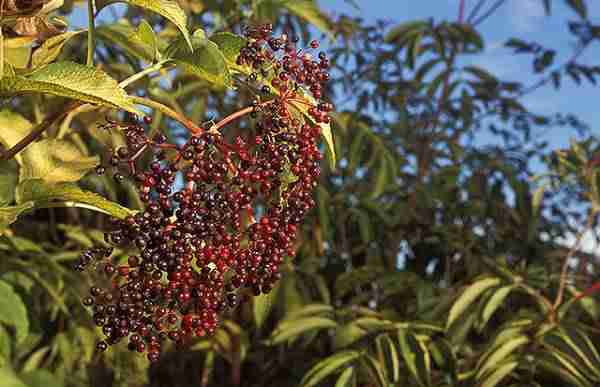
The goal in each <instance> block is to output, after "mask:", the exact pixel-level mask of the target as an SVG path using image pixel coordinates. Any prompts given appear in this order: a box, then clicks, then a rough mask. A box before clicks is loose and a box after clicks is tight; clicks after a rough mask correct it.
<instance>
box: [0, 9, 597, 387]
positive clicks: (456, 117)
mask: <svg viewBox="0 0 600 387" xmlns="http://www.w3.org/2000/svg"><path fill="white" fill-rule="evenodd" d="M539 2H540V3H541V4H542V6H544V7H545V9H546V10H547V12H548V13H550V12H552V7H556V4H555V3H557V4H558V3H564V4H566V5H567V6H568V7H570V8H571V9H572V10H573V11H574V12H573V13H572V14H569V16H568V17H565V18H564V19H563V20H562V23H563V26H564V31H565V32H564V33H565V34H569V36H570V39H572V40H573V41H574V42H576V44H575V45H574V51H573V52H568V53H560V55H557V53H556V51H555V47H545V46H542V45H541V44H539V43H536V42H532V41H526V40H520V39H517V38H511V36H507V39H506V45H507V47H509V48H510V49H512V50H514V52H515V55H520V56H523V57H524V58H526V59H527V60H528V61H529V62H530V66H529V67H528V68H527V69H526V70H527V71H528V74H530V80H531V82H528V83H526V84H521V83H520V82H515V81H514V80H511V79H502V78H501V77H499V76H497V75H496V74H495V73H494V71H493V69H486V68H485V67H477V66H471V65H469V64H468V63H469V62H468V58H470V57H473V56H476V55H480V54H481V52H482V50H483V49H484V47H485V43H486V42H487V38H486V36H482V35H481V34H480V33H479V30H480V24H481V23H482V22H483V20H480V18H482V17H486V16H485V15H486V11H487V10H493V9H494V4H495V2H486V1H477V2H468V3H467V4H468V6H466V7H465V9H464V10H463V11H461V10H460V8H461V4H463V3H462V2H457V17H456V18H455V19H452V20H440V19H438V18H437V17H436V15H435V14H434V13H432V15H431V16H432V19H429V20H414V21H410V22H406V23H402V24H400V25H398V24H395V23H393V22H389V21H385V22H384V21H382V22H369V21H364V20H361V19H359V18H355V17H353V16H351V15H344V14H336V15H330V14H327V13H325V12H323V11H322V10H320V8H319V5H318V4H317V3H315V2H313V1H310V0H303V1H286V0H252V1H251V0H226V1H200V0H191V1H186V0H180V1H178V3H177V4H178V6H176V5H175V4H174V3H172V2H169V1H167V0H151V1H144V2H142V1H139V0H129V1H126V2H125V3H127V4H126V8H114V7H117V6H115V5H108V6H107V9H105V10H103V11H102V13H100V15H101V16H100V17H99V18H98V19H97V21H98V26H97V28H96V31H95V32H96V34H95V41H96V48H95V51H94V58H95V60H96V64H97V65H98V68H99V70H101V71H102V74H104V75H105V76H107V77H110V78H112V79H115V80H119V81H121V80H123V79H126V78H127V77H129V76H130V75H132V74H134V73H137V72H139V71H141V70H143V69H144V68H148V67H149V66H152V65H155V64H157V63H160V62H161V61H162V60H166V59H168V56H169V53H170V52H171V53H172V51H171V50H167V46H168V45H169V44H170V43H172V42H173V41H174V40H178V39H179V40H180V41H181V42H183V44H185V38H184V37H183V35H182V31H190V33H192V32H194V31H195V30H196V29H198V28H201V29H202V30H203V31H205V34H206V35H205V36H207V37H208V38H209V39H212V41H215V42H219V36H221V37H222V36H224V35H219V34H221V33H223V32H233V33H235V34H239V33H240V32H241V28H242V25H244V24H248V23H253V22H257V21H262V22H264V21H271V22H273V23H274V24H275V26H276V28H277V29H278V30H280V31H288V32H290V33H292V32H293V33H296V34H298V35H299V36H301V37H302V41H303V42H305V43H307V42H309V41H310V40H311V39H312V38H313V37H321V36H323V37H324V38H325V40H326V41H327V42H328V43H327V44H326V45H325V47H326V49H327V51H328V53H329V54H330V55H331V56H332V59H331V61H332V64H333V67H334V70H333V71H332V78H333V82H332V84H333V85H332V87H331V90H329V91H328V93H329V96H330V99H331V100H332V101H333V102H334V103H335V104H336V105H338V106H342V107H343V108H342V109H341V110H339V111H338V112H337V115H336V117H335V120H334V123H333V125H332V131H333V134H334V142H335V149H336V154H337V158H338V163H337V165H336V166H335V168H331V167H330V166H329V164H328V163H327V162H325V163H324V164H323V169H324V173H323V178H322V182H321V185H320V186H319V188H318V189H317V190H316V198H317V203H318V208H317V209H316V210H315V211H313V213H312V215H311V217H310V219H309V220H308V221H307V222H306V224H305V228H304V231H303V235H302V238H301V241H300V243H299V245H298V253H297V256H296V257H294V259H293V260H290V261H289V262H288V263H287V265H286V268H285V272H284V276H283V279H282V281H281V283H280V284H279V286H278V287H277V288H276V289H275V290H274V291H273V292H272V293H270V294H269V295H268V296H261V297H260V298H257V299H255V300H254V301H253V302H251V303H249V304H245V305H243V306H242V307H241V308H239V309H238V310H237V311H236V312H235V313H233V314H231V315H229V316H227V318H226V319H225V321H224V324H223V327H222V328H221V329H220V330H219V331H218V332H217V334H216V336H215V337H214V338H213V339H210V340H204V341H199V342H197V343H194V344H193V345H192V346H191V347H190V348H189V349H188V350H185V351H169V352H168V353H167V354H165V356H164V357H163V358H162V360H161V361H160V362H159V363H158V364H157V365H153V366H152V367H150V366H149V364H148V362H147V361H146V360H145V358H143V357H142V356H137V355H134V354H131V353H129V352H128V351H127V349H126V348H123V347H116V348H113V349H111V350H110V351H109V352H108V353H106V354H103V355H99V354H97V353H95V351H94V348H95V342H96V340H97V337H98V336H97V332H96V330H95V328H94V327H93V324H92V321H91V316H90V315H89V314H88V312H86V311H85V310H84V308H83V307H82V306H81V303H80V300H81V298H82V296H83V295H84V294H85V292H86V291H87V286H89V285H88V280H89V279H88V278H84V277H82V276H81V275H79V274H77V273H75V272H74V271H73V270H72V269H71V266H72V262H73V261H74V260H75V259H77V257H78V255H79V253H80V252H81V251H82V250H83V249H84V248H86V247H89V246H92V245H94V244H102V243H104V242H103V237H102V230H103V229H104V228H105V226H106V216H105V215H104V214H102V213H100V212H98V211H97V210H98V209H100V210H103V211H105V212H115V211H117V212H118V211H127V210H126V209H125V208H123V207H126V208H129V209H133V210H135V209H136V208H139V199H138V198H137V197H136V193H135V192H134V191H133V190H132V189H131V187H130V186H129V185H128V184H117V183H115V182H114V181H113V180H112V179H111V178H110V177H106V176H105V177H98V176H96V175H95V174H93V173H88V172H89V171H90V170H92V169H93V167H94V166H95V165H96V164H97V163H98V161H99V159H100V158H102V157H106V154H105V145H106V144H111V143H118V142H119V141H121V139H119V138H118V136H114V137H111V138H108V137H107V134H106V133H104V132H102V130H100V129H98V125H99V124H100V123H101V122H102V121H103V120H104V117H105V115H110V116H113V117H116V116H118V115H120V114H122V112H120V111H119V110H116V109H114V107H120V108H129V109H134V108H135V107H134V106H133V105H131V102H130V99H127V98H125V96H123V95H119V94H118V93H117V94H115V93H111V92H108V93H104V94H103V93H102V91H101V90H100V89H99V88H97V87H95V86H94V85H93V84H91V83H86V82H87V81H85V80H89V79H91V77H90V76H89V74H88V73H82V75H81V78H80V79H79V83H73V84H71V85H70V86H69V85H67V87H66V88H67V89H69V87H70V89H69V90H72V89H74V90H75V92H77V91H81V90H86V88H89V90H93V93H92V95H93V97H94V98H98V99H99V100H100V101H101V103H102V104H103V105H105V106H108V107H105V108H102V109H88V108H86V107H82V108H78V109H77V110H76V111H75V112H76V113H73V114H69V115H67V116H66V117H61V119H60V124H59V125H56V126H53V127H51V128H50V129H49V130H47V131H46V132H45V133H44V137H43V138H42V139H41V140H40V141H38V142H35V143H33V144H31V145H29V146H28V147H27V148H25V150H24V151H22V152H21V153H19V154H18V155H17V156H16V158H15V160H12V159H11V160H8V161H7V160H4V161H2V164H1V167H0V179H1V180H0V187H1V192H0V205H1V206H3V207H2V208H0V222H1V225H2V228H3V235H2V237H1V239H0V250H1V251H2V253H1V254H2V259H1V260H0V274H1V276H0V278H1V279H0V321H1V322H2V323H3V324H2V325H1V326H0V365H1V368H0V382H1V383H2V385H3V386H10V387H13V386H14V387H23V386H42V385H44V386H50V387H53V386H296V385H306V386H310V385H318V384H319V385H336V386H400V385H402V386H405V385H406V386H485V387H492V386H496V385H498V386H510V385H514V386H554V385H555V386H594V385H597V384H598V383H599V381H600V355H599V352H598V347H597V344H596V343H597V342H599V340H598V339H599V338H600V337H599V333H600V331H599V329H600V326H599V324H598V322H599V318H600V316H599V313H600V311H599V310H598V301H597V299H596V298H595V297H594V290H595V281H596V279H595V278H596V276H597V274H596V273H597V270H598V269H597V267H596V265H597V257H596V255H595V254H593V253H591V254H590V253H586V252H583V251H581V249H580V247H581V246H580V245H581V243H580V242H581V239H582V236H583V234H584V232H592V235H593V231H594V230H595V229H597V227H596V223H597V219H598V217H597V214H598V210H599V208H600V207H599V206H600V196H599V194H598V191H599V188H598V185H599V183H600V178H599V177H598V167H599V166H600V157H599V156H598V155H599V153H598V150H599V144H598V138H597V136H596V137H594V133H597V132H594V129H590V128H594V123H589V124H590V125H591V126H590V127H588V125H587V124H588V123H584V122H581V121H580V120H579V119H578V117H576V116H574V115H572V114H569V112H564V111H559V112H549V111H542V112H536V111H531V110H529V109H528V108H526V107H525V106H524V105H523V100H524V99H525V98H526V97H527V96H528V95H529V94H530V93H532V92H533V91H534V90H539V89H543V88H546V89H552V88H555V89H557V90H558V92H560V90H561V87H562V86H563V84H564V83H565V82H574V83H575V84H580V83H581V84H588V83H589V84H593V85H595V83H596V78H597V76H598V74H600V67H599V66H598V64H590V63H587V62H586V63H585V64H584V63H581V62H580V61H579V58H580V55H581V54H582V53H584V52H585V51H586V50H588V49H589V48H590V47H594V45H597V40H598V39H599V38H600V25H596V24H594V23H593V21H592V20H590V19H589V18H588V15H587V8H586V3H585V2H584V1H581V0H566V1H564V2H559V1H557V0H554V1H550V0H539ZM34 3H35V2H34ZM349 3H351V2H349ZM497 3H498V4H500V3H502V1H499V2H497ZM42 4H43V6H42ZM107 4H108V3H107V2H96V7H98V8H100V7H102V6H104V5H107ZM479 4H480V5H481V6H479ZM357 5H358V6H359V7H365V6H368V5H366V4H362V3H358V4H357ZM11 6H12V3H11V4H10V5H5V6H4V7H3V8H2V10H3V14H2V15H3V16H2V19H1V20H2V32H3V42H4V43H3V45H2V48H3V53H2V56H3V58H4V61H3V62H2V63H3V70H2V74H3V78H2V79H1V80H0V94H2V95H3V96H4V97H6V98H5V99H4V100H3V110H2V111H1V112H0V140H1V141H2V145H3V147H4V148H5V149H8V148H10V147H11V146H12V145H14V144H15V143H16V142H17V141H18V139H20V138H21V137H22V136H26V135H27V134H28V133H31V131H32V130H34V131H35V128H36V127H33V129H32V125H36V124H39V123H44V122H45V120H47V119H48V117H52V116H53V115H56V114H57V112H58V114H60V112H62V110H64V109H65V106H67V105H66V104H67V103H68V101H67V100H66V99H65V98H64V97H65V96H69V97H71V98H74V99H84V100H85V101H87V102H97V100H90V98H91V97H90V96H89V95H88V96H85V95H82V94H77V93H76V94H73V91H70V92H69V93H71V94H68V93H66V92H65V91H64V89H60V90H61V91H57V90H58V89H57V88H56V84H54V86H52V88H51V89H49V90H40V89H39V85H38V86H36V87H38V88H37V89H36V90H34V91H36V93H33V94H26V95H21V94H20V93H19V94H16V93H15V90H16V89H15V88H17V89H18V88H21V89H19V90H20V91H23V90H24V89H26V86H27V85H24V84H16V86H15V83H11V82H9V81H12V80H14V79H15V78H12V77H15V76H17V77H18V76H23V77H29V78H27V79H38V80H39V79H42V80H44V81H48V78H47V77H48V75H47V74H48V73H44V70H43V69H46V71H47V69H48V64H50V63H54V64H56V63H57V62H61V63H62V62H64V61H67V60H68V61H73V62H76V63H81V64H83V63H85V62H86V55H87V51H86V50H87V47H88V45H87V43H86V42H87V37H88V34H87V33H86V32H82V33H79V32H77V31H74V30H72V29H68V30H67V32H65V31H64V23H63V22H62V21H61V20H60V19H59V18H58V17H60V16H61V15H63V16H64V15H69V14H71V13H72V12H76V11H77V9H81V8H80V7H83V9H85V7H87V5H86V3H79V2H73V1H70V0H68V1H65V2H64V3H63V2H57V1H52V2H42V3H39V6H36V4H34V5H33V6H32V9H33V10H34V11H31V10H30V9H26V10H24V8H23V6H22V5H19V4H17V5H16V8H15V7H13V8H10V7H11ZM19 7H21V8H19ZM40 7H41V8H40ZM121 7H122V6H121ZM169 7H170V8H169ZM159 8H161V9H162V10H161V11H160V12H152V11H157V10H158V9H159ZM111 9H117V10H123V9H124V10H125V13H124V15H123V17H120V15H119V12H120V11H119V12H115V13H114V14H113V13H111V12H112V11H111ZM179 9H181V10H183V12H185V17H184V19H183V23H181V20H182V19H181V16H182V15H183V13H182V12H181V11H180V10H179ZM165 10H170V11H168V12H167V11H165ZM11 12H12V13H11ZM77 12H80V11H77ZM15 15H16V16H15ZM461 15H462V16H461ZM571 15H576V17H571ZM556 16H557V15H555V17H556ZM558 16H562V15H558ZM487 17H490V18H493V17H494V14H493V13H492V14H490V15H489V16H487ZM19 18H21V19H19ZM173 21H175V23H173ZM177 23H179V27H180V28H179V29H178V28H176V24H177ZM51 36H52V37H51ZM226 36H228V37H229V38H231V39H233V37H232V36H229V35H226ZM182 39H183V40H182ZM191 39H192V41H193V43H194V45H195V47H196V51H195V52H196V53H197V55H196V56H193V57H191V58H189V57H188V58H186V57H177V56H176V55H175V57H174V58H173V62H174V63H175V66H173V67H170V68H168V69H162V70H160V71H159V72H154V73H152V74H151V76H149V77H144V78H141V79H139V80H136V81H135V82H132V83H131V84H129V85H128V86H127V93H128V94H129V95H132V96H138V97H145V98H151V99H153V100H156V101H159V102H161V103H163V104H165V105H167V106H169V107H170V108H171V109H173V110H174V111H176V112H179V113H182V114H184V115H185V116H187V117H189V118H190V119H191V120H192V121H194V122H198V123H199V122H204V121H208V120H210V119H211V117H213V116H214V117H219V116H223V115H224V114H227V113H228V112H230V111H232V110H234V109H239V108H241V107H243V106H247V105H248V104H249V101H250V100H251V98H252V93H250V92H248V91H246V90H245V89H239V90H237V91H236V92H233V91H232V90H231V89H230V88H231V87H232V85H233V80H234V79H235V78H236V76H238V74H236V68H235V66H234V65H233V63H232V62H231V58H233V57H234V56H235V46H234V45H232V44H229V43H228V45H220V47H219V46H217V45H214V44H212V43H210V42H209V41H207V40H206V38H205V37H204V36H203V35H202V34H194V35H193V38H191ZM557 57H561V58H563V57H566V58H568V59H567V60H566V61H564V62H559V61H558V60H556V58H557ZM221 58H223V59H221ZM465 58H466V59H465ZM465 63H467V64H465ZM49 66H50V67H51V66H52V64H50V65H49ZM62 66H71V65H64V64H63V65H62ZM75 68H77V69H79V67H67V70H69V69H75ZM62 69H63V71H64V68H62ZM34 70H37V72H36V71H34ZM90 71H93V70H90ZM524 71H525V70H524ZM70 73H71V74H70V75H69V76H73V74H75V72H74V71H70ZM94 74H95V75H97V74H96V73H94ZM35 77H37V78H35ZM44 77H46V78H44ZM19 79H20V78H19ZM69 79H70V78H69ZM101 81H102V82H104V83H103V84H106V82H109V81H108V80H107V79H102V80H101ZM74 84H76V85H77V88H74V87H73V85H74ZM115 84H116V82H115ZM529 85H534V87H533V88H532V87H530V86H529ZM62 86H64V85H62ZM113 86H114V85H113ZM39 91H45V93H38V92H39ZM57 95H58V96H57ZM85 98H87V99H85ZM145 111H146V112H148V113H149V114H151V115H152V117H153V128H154V129H155V130H161V131H163V132H164V133H165V134H167V135H168V136H170V137H171V138H172V139H177V138H183V137H185V136H186V134H185V131H184V130H182V128H181V127H180V126H179V125H178V124H177V123H175V122H174V121H172V120H170V119H169V118H168V117H166V116H165V115H164V114H163V112H161V111H160V110H153V109H147V110H145ZM228 130H230V131H231V133H232V134H233V133H235V132H236V130H241V129H239V128H237V129H236V128H231V129H228ZM540 130H560V131H563V132H567V133H572V134H573V135H574V134H578V135H579V138H580V139H583V140H581V141H579V142H573V143H572V144H571V147H570V148H569V149H562V150H557V149H550V148H549V147H548V146H547V145H548V144H545V143H544V142H543V141H541V139H540V138H538V136H536V135H535V134H536V133H539V131H540ZM482 136H483V137H485V138H489V139H493V140H492V141H490V142H491V143H492V144H493V145H486V144H483V145H482V142H480V141H477V140H478V139H480V138H482ZM539 159H541V160H544V162H545V163H546V165H547V167H545V168H544V169H543V171H544V173H543V174H539V173H538V172H540V169H539V167H536V168H535V170H534V169H532V162H533V161H534V160H539ZM326 161H331V155H330V154H329V153H328V160H326ZM536 173H537V175H536ZM40 178H41V180H42V181H40ZM15 187H16V189H15ZM82 189H85V190H87V191H93V192H97V193H98V194H99V195H101V196H102V197H103V198H105V199H107V200H104V199H101V198H100V197H98V196H95V195H92V194H89V193H85V192H84V191H82ZM87 191H86V192H87ZM115 203H120V204H121V205H122V206H123V207H118V206H117V205H116V204H115ZM86 206H87V208H81V207H86ZM90 206H91V207H92V210H90V208H89V207H90ZM33 209H35V211H31V210H33ZM17 215H18V219H17ZM15 220H16V221H15ZM573 235H574V237H573ZM569 236H570V238H571V239H574V241H575V242H574V243H573V247H572V248H570V247H565V246H564V245H561V244H560V243H557V241H559V240H564V239H565V238H568V237H569ZM593 236H594V237H595V235H593ZM122 253H123V254H125V253H126V252H122ZM586 289H587V291H586V292H584V293H582V292H583V291H584V290H586Z"/></svg>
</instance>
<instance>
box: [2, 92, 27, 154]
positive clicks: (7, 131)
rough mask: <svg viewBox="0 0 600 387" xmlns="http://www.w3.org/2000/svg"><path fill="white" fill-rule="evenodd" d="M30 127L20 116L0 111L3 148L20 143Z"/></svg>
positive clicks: (5, 110) (7, 111)
mask: <svg viewBox="0 0 600 387" xmlns="http://www.w3.org/2000/svg"><path fill="white" fill-rule="evenodd" d="M0 82H1V81H0ZM31 126H32V125H31V122H29V121H28V120H27V119H25V118H24V117H23V116H22V115H20V114H18V113H15V112H13V111H10V110H8V109H2V110H0V142H1V143H2V145H4V147H5V148H7V149H8V148H11V147H13V146H14V145H15V144H16V143H18V142H19V141H21V139H22V138H23V137H25V136H26V135H27V134H29V132H30V130H31Z"/></svg>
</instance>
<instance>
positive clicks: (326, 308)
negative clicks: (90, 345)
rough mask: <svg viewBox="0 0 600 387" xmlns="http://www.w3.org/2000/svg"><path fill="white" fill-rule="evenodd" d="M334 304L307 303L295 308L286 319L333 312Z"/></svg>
mask: <svg viewBox="0 0 600 387" xmlns="http://www.w3.org/2000/svg"><path fill="white" fill-rule="evenodd" d="M333 311H334V309H333V306H331V305H327V304H306V305H304V306H303V307H302V308H300V309H298V310H295V311H294V312H292V313H289V314H287V315H286V316H285V318H284V320H296V319H299V318H304V317H307V316H314V315H322V314H331V313H333Z"/></svg>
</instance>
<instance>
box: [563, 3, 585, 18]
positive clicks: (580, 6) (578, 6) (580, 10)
mask: <svg viewBox="0 0 600 387" xmlns="http://www.w3.org/2000/svg"><path fill="white" fill-rule="evenodd" d="M567 4H568V5H569V6H570V7H571V8H572V9H573V11H575V12H576V13H577V15H579V16H580V17H581V18H582V19H587V16H588V15H587V5H586V3H585V1H584V0H567Z"/></svg>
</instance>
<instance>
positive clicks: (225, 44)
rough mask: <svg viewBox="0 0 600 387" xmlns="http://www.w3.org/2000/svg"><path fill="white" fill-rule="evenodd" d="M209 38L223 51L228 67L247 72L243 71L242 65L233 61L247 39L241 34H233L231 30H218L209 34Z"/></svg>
mask: <svg viewBox="0 0 600 387" xmlns="http://www.w3.org/2000/svg"><path fill="white" fill-rule="evenodd" d="M210 40H212V41H213V42H215V43H216V44H217V46H218V47H219V49H220V50H221V52H222V53H223V56H224V57H225V61H226V62H227V66H229V68H233V69H236V70H238V71H241V72H244V73H247V72H249V71H244V67H243V66H239V65H238V64H236V63H235V62H236V61H237V57H238V55H239V54H240V50H241V49H242V47H244V46H245V45H246V43H247V40H246V39H245V38H244V37H243V36H239V35H235V34H232V33H231V32H218V33H216V34H212V35H211V36H210Z"/></svg>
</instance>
